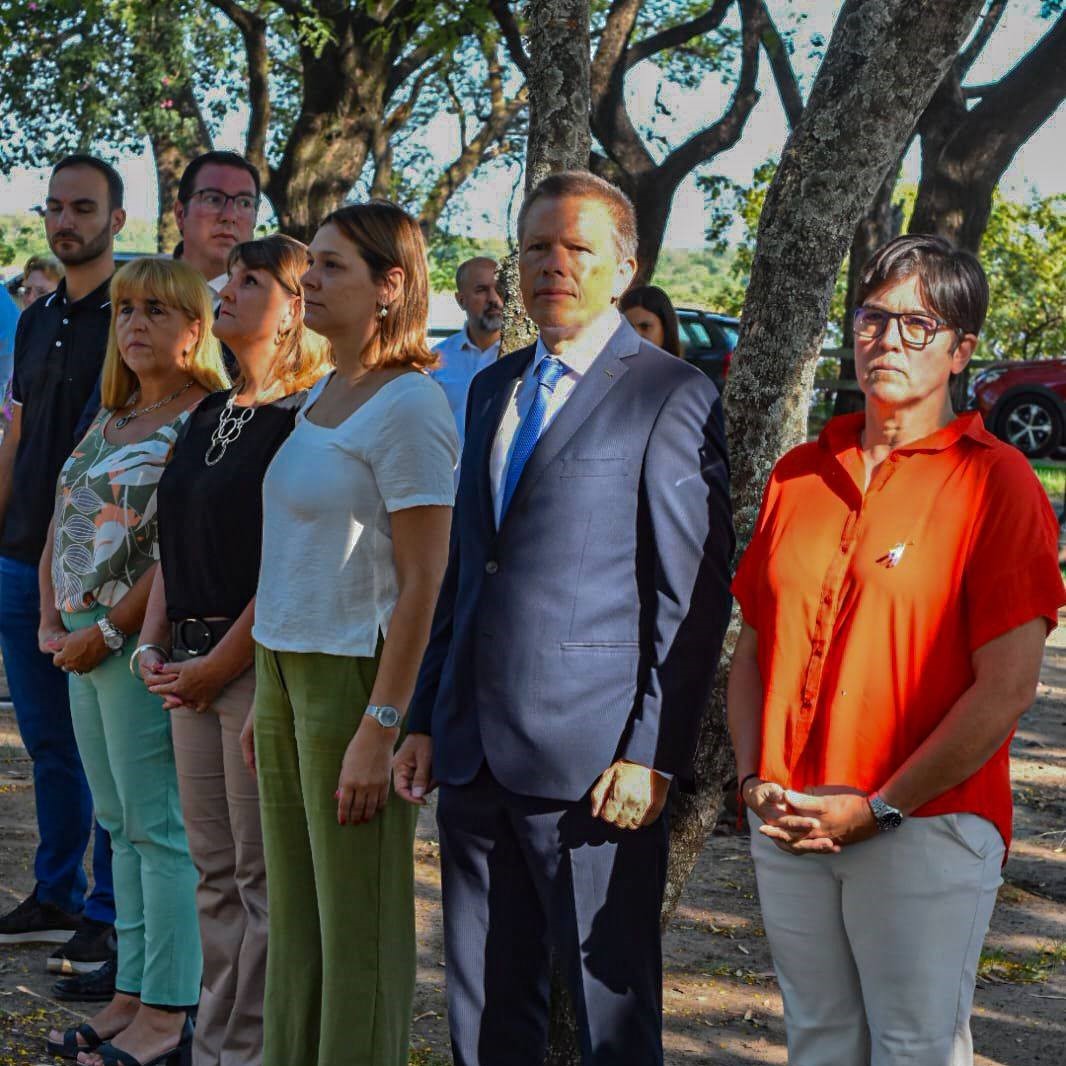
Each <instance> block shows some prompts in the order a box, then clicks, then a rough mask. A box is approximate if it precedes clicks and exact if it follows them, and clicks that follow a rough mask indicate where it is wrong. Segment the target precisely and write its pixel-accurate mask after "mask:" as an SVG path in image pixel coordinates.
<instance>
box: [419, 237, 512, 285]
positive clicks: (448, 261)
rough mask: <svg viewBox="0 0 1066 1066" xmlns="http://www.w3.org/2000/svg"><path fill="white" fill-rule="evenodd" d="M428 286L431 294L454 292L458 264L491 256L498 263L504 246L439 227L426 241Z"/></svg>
mask: <svg viewBox="0 0 1066 1066" xmlns="http://www.w3.org/2000/svg"><path fill="white" fill-rule="evenodd" d="M428 253H429V287H430V289H431V290H432V291H433V292H454V291H455V271H456V269H457V268H458V266H459V264H460V263H462V262H465V261H466V260H467V259H472V258H473V257H474V256H476V255H491V256H494V257H495V258H496V259H497V260H498V261H502V260H503V258H504V256H505V255H507V244H506V242H505V241H501V240H489V241H476V240H474V239H473V238H471V237H462V236H459V235H457V234H454V233H448V232H446V231H445V230H442V229H440V228H439V227H438V228H437V229H435V230H434V232H433V236H432V237H431V238H430V242H429V248H428Z"/></svg>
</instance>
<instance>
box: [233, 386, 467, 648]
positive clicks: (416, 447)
mask: <svg viewBox="0 0 1066 1066" xmlns="http://www.w3.org/2000/svg"><path fill="white" fill-rule="evenodd" d="M328 381H329V377H328V376H327V377H325V378H322V379H321V380H320V381H318V382H317V383H316V384H315V386H314V387H313V388H312V389H311V391H310V392H309V393H308V396H307V400H306V401H305V403H304V405H303V408H302V409H301V410H300V412H299V414H298V415H297V416H296V426H295V428H294V429H293V431H292V434H291V435H290V436H289V438H288V439H287V440H286V441H285V443H284V444H283V445H282V446H281V447H280V448H279V449H278V452H277V454H276V455H275V456H274V459H273V461H272V462H271V464H270V466H269V468H268V469H267V473H266V477H265V479H264V481H263V560H262V564H261V566H260V571H259V587H258V590H257V592H256V601H255V625H254V627H253V629H252V636H253V637H254V638H255V640H256V641H257V642H258V643H259V644H262V645H263V646H264V647H267V648H271V649H273V650H274V651H299V652H322V653H325V654H328V655H344V656H372V655H373V654H374V653H375V651H376V649H377V643H378V635H379V633H380V634H387V632H388V625H389V620H390V618H391V617H392V611H393V608H394V607H395V606H396V597H397V584H396V564H395V561H394V558H393V552H392V536H391V532H390V526H389V514H391V513H392V512H394V511H402V510H404V509H405V508H408V507H424V506H431V505H436V506H448V507H450V506H452V504H453V503H454V502H455V482H454V476H453V473H452V471H453V469H454V467H455V463H456V459H457V457H458V454H459V442H458V438H457V436H456V432H455V422H454V421H453V419H452V415H451V411H450V409H449V407H448V401H447V399H446V397H445V395H444V392H443V391H442V389H441V387H440V386H439V385H438V384H437V383H436V382H435V381H433V380H432V379H431V378H429V377H427V376H426V375H425V374H420V373H408V374H401V375H400V376H399V377H396V378H393V379H392V380H391V381H389V382H387V383H386V384H385V385H383V386H382V387H381V388H380V389H379V390H378V391H377V392H376V393H375V394H374V395H373V396H371V397H370V399H369V400H367V401H366V403H364V404H363V405H362V406H361V407H359V408H357V409H356V410H355V411H353V412H352V414H350V415H349V416H348V417H347V418H346V419H345V420H344V421H343V422H342V423H341V424H340V425H339V426H335V427H332V428H330V427H326V426H320V425H317V424H316V423H314V422H312V421H310V420H309V419H308V418H307V412H308V411H309V410H310V409H311V407H312V406H313V405H314V403H315V401H316V400H317V399H318V397H319V396H320V395H321V394H322V390H323V389H324V388H325V386H326V383H327V382H328Z"/></svg>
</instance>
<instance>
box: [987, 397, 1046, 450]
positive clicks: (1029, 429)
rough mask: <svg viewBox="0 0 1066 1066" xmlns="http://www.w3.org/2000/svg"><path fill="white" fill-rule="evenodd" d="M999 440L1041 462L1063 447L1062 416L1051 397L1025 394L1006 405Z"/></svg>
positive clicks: (998, 431) (1002, 411) (997, 430)
mask: <svg viewBox="0 0 1066 1066" xmlns="http://www.w3.org/2000/svg"><path fill="white" fill-rule="evenodd" d="M996 436H997V437H999V438H1000V440H1003V441H1006V442H1007V443H1008V444H1012V445H1014V447H1015V448H1017V449H1018V451H1020V452H1021V453H1022V455H1024V456H1025V457H1026V458H1027V459H1042V458H1044V456H1047V455H1050V454H1051V453H1052V452H1054V451H1056V450H1057V449H1058V448H1059V446H1060V445H1061V444H1062V415H1061V413H1060V411H1059V408H1058V405H1057V404H1056V403H1055V401H1054V400H1053V399H1051V397H1050V396H1042V395H1041V394H1040V393H1037V392H1026V393H1022V394H1021V395H1018V396H1012V397H1011V398H1010V399H1009V400H1007V402H1006V403H1004V404H1003V409H1002V410H1001V411H1000V413H999V417H998V418H997V419H996Z"/></svg>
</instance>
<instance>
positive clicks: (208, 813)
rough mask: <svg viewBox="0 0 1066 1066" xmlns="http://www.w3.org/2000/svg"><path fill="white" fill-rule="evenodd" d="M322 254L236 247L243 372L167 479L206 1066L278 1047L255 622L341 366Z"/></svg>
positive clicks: (154, 619) (155, 616)
mask: <svg viewBox="0 0 1066 1066" xmlns="http://www.w3.org/2000/svg"><path fill="white" fill-rule="evenodd" d="M306 269H307V249H306V248H305V246H304V245H303V244H301V243H300V242H299V241H296V240H293V239H292V238H291V237H284V236H281V235H280V234H278V235H275V236H271V237H264V238H263V239H261V240H256V241H251V242H249V243H247V244H238V245H237V246H236V247H235V248H234V249H233V251H232V252H231V253H230V269H229V281H228V282H227V283H226V285H225V286H223V288H222V291H221V293H220V294H219V295H220V297H221V300H222V309H221V311H220V312H219V315H218V317H217V319H216V320H215V324H214V333H215V336H216V337H218V338H219V339H220V340H224V341H225V342H226V343H227V344H228V345H229V347H230V349H231V350H232V351H233V352H234V354H235V356H236V358H237V361H238V365H239V366H240V376H239V377H238V379H237V382H236V384H235V385H234V387H233V389H232V390H231V391H230V392H229V393H225V392H218V393H215V394H214V395H212V396H209V397H207V399H206V400H204V401H203V403H201V404H200V406H199V407H197V409H196V411H195V412H193V415H192V417H191V418H190V420H189V424H188V428H187V429H186V430H185V433H184V434H183V437H182V440H181V441H180V443H179V445H178V447H177V449H176V451H175V454H174V458H173V460H172V461H171V462H170V464H169V465H168V466H167V469H166V471H165V472H164V474H163V478H162V480H161V481H160V483H159V496H158V499H159V547H160V565H159V569H158V570H157V571H156V574H155V579H154V582H153V585H152V595H151V598H150V600H149V603H148V612H147V615H146V616H145V620H144V626H143V627H142V629H141V638H140V639H141V644H140V646H139V647H138V648H137V650H136V651H135V653H134V655H135V657H136V665H137V667H138V669H139V673H140V676H141V677H142V679H143V680H144V682H145V684H146V685H147V686H148V688H149V690H150V691H152V692H154V693H156V694H157V695H160V696H162V697H163V705H164V707H166V708H167V709H168V710H170V721H171V731H172V734H173V740H174V757H175V760H176V763H177V771H178V784H179V786H180V790H181V808H182V814H183V816H184V820H185V832H186V834H187V836H188V838H189V851H190V853H191V855H192V858H193V862H194V863H195V864H196V868H197V870H198V871H199V874H200V883H199V887H198V889H197V904H198V910H199V915H200V939H201V943H202V946H203V956H204V974H203V990H202V991H201V993H200V1006H199V1010H198V1011H197V1016H196V1033H195V1037H194V1044H193V1063H194V1066H218V1064H219V1063H222V1064H225V1066H258V1063H259V1061H260V1059H261V1057H262V1049H263V983H264V979H265V976H266V956H267V950H266V949H267V886H266V868H265V866H264V862H263V836H262V830H261V828H260V820H259V793H258V790H257V788H256V782H255V777H254V776H253V775H252V774H249V772H248V770H247V768H246V767H245V765H244V762H243V759H242V749H241V729H242V728H243V726H244V724H245V722H246V720H247V719H248V718H249V717H250V714H251V709H252V697H253V695H254V692H255V671H254V670H253V669H252V659H253V645H252V618H253V615H254V612H255V586H256V582H257V581H258V579H259V550H260V542H261V540H262V526H263V505H262V485H263V476H264V474H265V473H266V469H267V466H268V465H269V463H270V460H271V459H272V458H273V457H274V453H275V452H276V451H277V449H278V447H279V446H280V445H281V443H282V441H284V440H285V438H286V437H288V435H289V434H290V433H291V432H292V427H293V424H294V422H295V419H296V411H297V410H298V408H299V407H300V405H301V403H302V402H303V399H304V397H305V396H306V394H307V393H306V390H307V389H308V388H310V386H311V385H313V384H314V383H315V382H316V381H317V380H318V379H319V378H320V377H321V376H322V374H323V373H324V372H325V370H326V369H327V359H328V349H327V346H326V344H325V342H324V341H323V340H322V339H321V338H320V337H317V336H315V335H313V334H311V333H310V332H309V331H308V330H306V329H305V328H304V322H303V312H304V308H303V291H302V289H301V286H300V276H301V275H302V274H303V273H304V271H305V270H306Z"/></svg>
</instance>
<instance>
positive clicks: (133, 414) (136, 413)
mask: <svg viewBox="0 0 1066 1066" xmlns="http://www.w3.org/2000/svg"><path fill="white" fill-rule="evenodd" d="M192 387H193V382H192V381H186V382H185V384H184V385H182V387H181V388H180V389H176V390H175V391H174V392H172V393H171V394H170V395H169V396H164V397H163V399H161V400H156V402H155V403H153V404H149V406H148V407H142V408H140V410H138V409H137V408H134V409H133V410H132V411H130V413H129V414H128V415H123V416H122V417H121V418H116V419H115V429H123V428H124V427H125V426H128V425H129V424H130V423H131V422H132V421H133V420H134V419H135V418H140V417H141V415H146V414H148V412H149V411H155V410H157V409H158V408H160V407H165V406H166V405H167V404H168V403H170V401H171V400H176V399H177V398H178V397H179V396H180V395H181V394H182V393H183V392H184V391H185V390H186V389H191V388H192ZM135 395H136V396H137V398H138V399H139V398H140V395H141V394H140V393H139V392H138V393H136V394H135Z"/></svg>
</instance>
